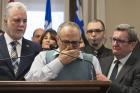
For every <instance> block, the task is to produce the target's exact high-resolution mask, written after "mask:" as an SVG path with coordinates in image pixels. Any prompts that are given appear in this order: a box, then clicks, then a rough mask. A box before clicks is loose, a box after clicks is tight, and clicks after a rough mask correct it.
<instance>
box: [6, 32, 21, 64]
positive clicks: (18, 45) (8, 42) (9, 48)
mask: <svg viewBox="0 0 140 93" xmlns="http://www.w3.org/2000/svg"><path fill="white" fill-rule="evenodd" d="M4 37H5V41H6V45H7V48H8V52H9V55H11V50H12V46H11V44H10V43H11V42H12V41H14V40H13V39H12V38H11V37H10V36H9V35H8V34H7V33H4ZM17 42H18V44H17V46H16V50H17V54H18V57H20V56H21V46H22V38H21V39H19V40H17ZM18 60H19V61H18V62H20V58H18Z"/></svg>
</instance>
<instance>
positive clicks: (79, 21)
mask: <svg viewBox="0 0 140 93" xmlns="http://www.w3.org/2000/svg"><path fill="white" fill-rule="evenodd" d="M82 17H83V16H82V8H81V4H80V1H79V0H76V12H75V18H74V22H75V23H77V24H78V25H79V27H80V29H81V31H82V32H83V31H84V29H83V27H84V21H83V19H82Z"/></svg>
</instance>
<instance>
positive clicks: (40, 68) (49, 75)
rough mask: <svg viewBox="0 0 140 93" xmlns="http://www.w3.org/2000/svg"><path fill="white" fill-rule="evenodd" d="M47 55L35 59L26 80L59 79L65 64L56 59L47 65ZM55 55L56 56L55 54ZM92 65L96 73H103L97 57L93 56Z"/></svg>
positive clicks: (41, 54) (43, 52)
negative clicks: (58, 76)
mask: <svg viewBox="0 0 140 93" xmlns="http://www.w3.org/2000/svg"><path fill="white" fill-rule="evenodd" d="M46 53H47V51H42V52H40V53H39V54H38V55H37V56H36V57H35V60H34V62H33V64H32V66H31V68H30V70H29V72H28V73H27V74H26V75H25V79H26V80H28V81H48V80H52V79H54V78H55V77H57V75H58V74H59V72H60V71H61V69H62V68H63V64H62V63H61V62H60V60H59V59H58V58H55V59H54V60H52V61H51V62H50V63H48V64H47V63H46V59H45V56H46ZM56 53H57V52H56ZM54 55H56V54H55V53H54ZM80 58H81V59H83V55H82V53H80ZM92 63H93V65H94V68H95V71H96V72H98V73H102V72H101V67H100V64H99V61H98V59H97V58H96V57H95V56H93V60H92Z"/></svg>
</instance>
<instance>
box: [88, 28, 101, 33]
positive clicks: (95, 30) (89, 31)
mask: <svg viewBox="0 0 140 93" xmlns="http://www.w3.org/2000/svg"><path fill="white" fill-rule="evenodd" d="M102 31H104V30H102V29H91V30H87V33H92V32H102Z"/></svg>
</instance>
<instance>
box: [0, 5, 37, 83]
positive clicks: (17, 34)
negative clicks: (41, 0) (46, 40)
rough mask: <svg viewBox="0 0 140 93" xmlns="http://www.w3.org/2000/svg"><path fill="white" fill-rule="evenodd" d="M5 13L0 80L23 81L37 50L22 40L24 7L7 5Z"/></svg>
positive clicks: (0, 46) (24, 22)
mask: <svg viewBox="0 0 140 93" xmlns="http://www.w3.org/2000/svg"><path fill="white" fill-rule="evenodd" d="M5 13H6V15H5V19H4V24H5V33H4V35H2V36H0V80H24V75H25V73H26V72H27V71H28V70H29V69H30V66H31V64H32V62H33V60H34V57H35V56H36V54H37V53H38V52H39V48H38V46H36V45H35V44H34V43H32V42H31V41H29V40H26V39H25V38H23V35H24V33H25V30H26V26H27V13H26V7H25V5H24V4H22V3H20V2H11V3H8V5H7V7H6V12H5Z"/></svg>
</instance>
